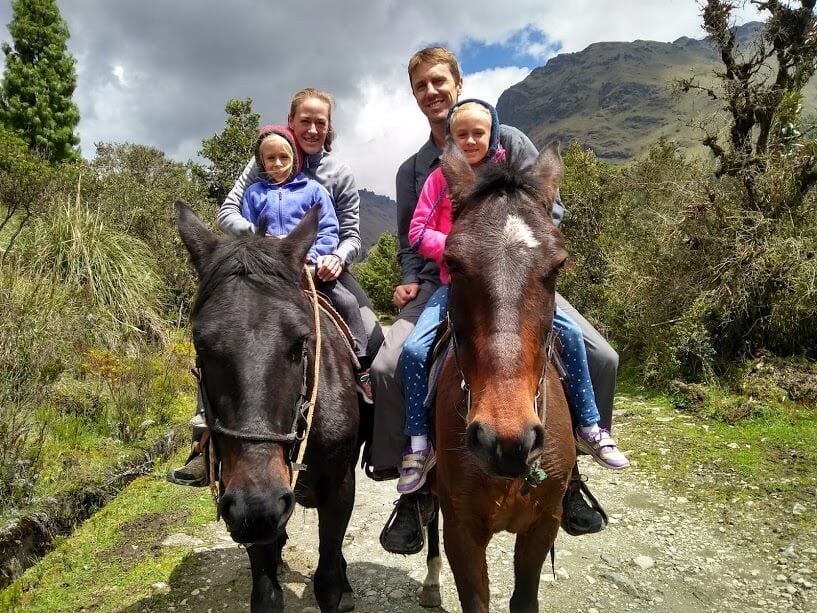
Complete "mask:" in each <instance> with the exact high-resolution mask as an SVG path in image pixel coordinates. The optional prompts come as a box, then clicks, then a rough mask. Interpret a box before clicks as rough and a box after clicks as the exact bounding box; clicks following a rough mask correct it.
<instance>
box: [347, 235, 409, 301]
mask: <svg viewBox="0 0 817 613" xmlns="http://www.w3.org/2000/svg"><path fill="white" fill-rule="evenodd" d="M398 248H399V244H398V242H397V236H395V235H394V234H390V233H388V232H384V233H383V234H381V235H380V238H379V239H378V240H377V244H375V246H374V247H372V250H371V252H370V253H369V257H367V258H366V260H365V261H363V262H361V263H360V264H358V265H357V266H356V267H355V271H354V272H355V276H356V277H357V280H358V281H359V282H360V285H361V287H363V289H364V290H366V294H368V296H369V299H370V300H371V301H372V306H374V308H375V310H376V311H378V312H379V313H384V314H385V313H389V314H393V313H395V312H396V310H395V307H394V304H393V303H392V297H393V295H394V288H395V287H397V285H399V283H400V266H399V265H398V263H397V250H398Z"/></svg>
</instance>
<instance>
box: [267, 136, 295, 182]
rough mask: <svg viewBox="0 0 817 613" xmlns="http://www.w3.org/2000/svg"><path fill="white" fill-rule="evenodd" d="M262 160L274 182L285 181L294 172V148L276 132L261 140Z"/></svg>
mask: <svg viewBox="0 0 817 613" xmlns="http://www.w3.org/2000/svg"><path fill="white" fill-rule="evenodd" d="M261 161H262V162H264V171H265V172H266V173H267V176H268V177H269V178H270V179H271V180H272V181H273V182H274V183H283V182H284V181H286V180H287V178H288V177H289V174H290V173H291V172H292V164H294V162H295V160H293V159H292V149H291V148H290V146H289V143H287V142H286V141H285V140H284V139H283V138H281V137H280V136H277V135H275V134H273V135H271V136H268V137H267V138H265V139H264V140H263V141H261Z"/></svg>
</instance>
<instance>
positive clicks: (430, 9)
mask: <svg viewBox="0 0 817 613" xmlns="http://www.w3.org/2000/svg"><path fill="white" fill-rule="evenodd" d="M509 8H510V7H509V6H508V5H507V3H501V2H496V0H472V1H471V2H469V3H468V5H467V7H466V6H464V5H463V4H462V3H461V2H454V1H453V0H414V1H413V2H396V1H394V0H392V1H387V2H374V3H373V2H369V1H366V0H345V1H344V2H336V1H335V0H315V1H314V2H311V3H275V5H274V6H272V5H271V3H269V2H268V0H231V2H229V3H227V2H222V1H220V0H174V1H173V2H166V1H164V0H144V1H143V2H139V3H133V2H128V1H126V0H83V2H82V3H70V2H65V3H61V5H60V10H61V11H62V13H63V17H64V18H65V19H66V21H67V23H68V26H69V29H70V31H71V35H72V37H71V39H70V40H69V50H70V51H71V52H72V53H73V54H74V56H75V57H76V58H77V72H78V86H77V90H76V92H75V94H74V99H75V101H76V102H77V104H78V106H79V108H80V116H81V122H80V125H79V133H80V136H81V138H82V148H83V152H84V154H85V155H86V156H91V155H93V153H94V146H93V144H94V143H95V142H98V141H101V142H125V141H127V142H132V143H140V144H145V145H149V146H153V147H156V148H158V149H160V150H162V151H165V153H167V154H168V155H169V156H171V157H173V158H175V159H180V160H186V159H190V158H195V156H196V154H197V151H198V149H199V147H200V145H201V141H202V139H204V138H207V137H209V136H211V135H212V134H214V133H216V132H219V131H221V129H222V128H223V126H224V120H225V116H224V105H225V104H226V102H227V100H228V99H230V98H247V97H252V98H253V108H254V109H255V110H256V111H257V112H260V113H261V116H262V121H264V122H270V121H271V122H276V123H280V122H282V121H283V120H284V118H285V116H286V112H287V110H288V105H289V99H290V96H291V95H292V94H293V93H294V92H295V91H297V90H298V89H300V88H302V87H305V86H315V87H320V88H322V89H325V90H327V91H329V92H330V93H332V94H333V95H334V96H335V97H336V100H337V109H336V113H335V118H334V119H335V124H336V128H337V130H338V133H339V137H338V141H337V145H336V153H337V155H338V156H339V157H340V158H341V159H343V160H344V161H345V162H347V163H348V164H349V165H350V166H351V167H352V169H353V171H354V172H355V175H356V177H357V181H358V185H359V186H360V187H365V188H367V189H373V190H375V191H377V192H379V193H384V194H387V195H393V193H394V173H395V170H396V169H397V166H398V165H399V164H400V162H402V160H404V159H405V158H406V157H408V156H409V155H410V154H411V153H413V152H414V151H416V149H417V148H418V147H419V146H420V145H421V144H422V143H423V142H424V141H425V139H426V138H427V137H428V126H427V124H426V123H425V121H424V119H423V116H422V114H421V113H420V112H419V110H418V109H417V108H416V106H415V104H414V100H413V98H412V96H411V92H410V90H409V87H408V80H407V78H406V75H405V66H406V62H407V61H408V58H409V56H410V55H411V54H412V53H413V52H414V51H415V50H417V49H419V48H421V47H424V46H426V45H428V44H432V43H436V44H445V45H447V46H449V47H450V48H451V49H452V50H454V51H455V52H457V53H459V52H460V51H461V50H462V48H463V45H464V44H465V43H466V42H467V43H468V44H469V46H470V45H473V44H474V43H477V44H480V43H481V44H502V43H506V42H507V41H508V40H509V39H511V37H513V36H514V35H516V36H517V38H516V39H515V40H516V41H517V44H518V46H519V50H520V52H527V53H529V54H532V56H533V57H539V58H541V62H542V63H544V61H545V60H546V59H547V58H548V55H549V54H550V53H552V52H551V46H550V43H555V44H560V45H561V49H562V51H565V52H573V51H579V50H581V49H583V48H584V47H586V46H587V45H588V44H590V43H592V42H597V41H610V40H622V41H628V40H634V39H639V38H640V39H650V40H659V41H665V42H666V41H671V40H675V39H676V38H678V37H680V36H694V37H700V36H702V35H703V32H702V31H701V28H700V16H699V13H700V7H699V6H698V3H697V2H695V0H653V1H652V2H644V1H643V0H573V1H571V2H554V1H553V0H515V1H514V3H513V7H512V8H513V10H509ZM737 16H738V19H739V22H743V21H746V20H747V18H757V12H756V11H755V10H754V7H753V6H752V5H749V6H748V7H743V8H741V9H739V11H738V12H737ZM9 21H11V7H10V4H9V3H0V24H7V23H9ZM531 27H534V28H538V29H540V30H541V31H542V32H543V33H544V34H545V37H546V39H547V40H546V41H544V42H543V41H541V40H539V39H538V37H535V36H534V37H526V36H524V35H523V36H521V38H520V37H519V32H520V31H522V30H524V29H525V28H531ZM0 39H3V40H9V39H10V37H9V36H8V34H7V32H6V31H4V30H3V29H0ZM526 74H527V69H525V68H520V67H517V66H499V67H497V68H494V69H491V70H485V71H483V72H480V73H476V74H466V75H464V77H465V87H464V92H463V95H466V96H469V97H479V98H484V99H486V100H488V101H489V102H492V103H495V102H496V100H497V98H498V97H499V94H500V93H501V92H502V91H503V90H504V89H506V88H507V87H509V86H510V85H512V84H513V83H516V82H518V81H520V80H521V79H523V78H524V77H525V76H526Z"/></svg>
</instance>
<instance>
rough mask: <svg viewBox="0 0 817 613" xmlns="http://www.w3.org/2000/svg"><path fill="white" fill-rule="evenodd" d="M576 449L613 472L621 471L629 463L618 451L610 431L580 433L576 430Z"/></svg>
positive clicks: (600, 430)
mask: <svg viewBox="0 0 817 613" xmlns="http://www.w3.org/2000/svg"><path fill="white" fill-rule="evenodd" d="M576 448H577V449H578V450H579V451H583V452H584V453H586V454H588V455H590V456H591V457H592V458H593V459H594V460H595V461H596V463H597V464H601V465H602V466H604V467H605V468H612V469H613V470H621V469H622V468H627V467H628V466H629V465H630V461H629V460H628V459H627V458H626V457H625V456H624V454H623V453H621V452H620V451H619V450H618V446H617V445H616V441H615V439H614V438H613V437H612V436H610V431H609V430H605V429H604V428H599V429H598V430H597V431H595V432H587V433H584V432H582V429H581V428H576Z"/></svg>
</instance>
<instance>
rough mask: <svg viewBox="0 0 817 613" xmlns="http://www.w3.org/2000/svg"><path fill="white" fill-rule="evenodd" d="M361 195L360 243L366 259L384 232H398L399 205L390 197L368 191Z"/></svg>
mask: <svg viewBox="0 0 817 613" xmlns="http://www.w3.org/2000/svg"><path fill="white" fill-rule="evenodd" d="M358 193H359V194H360V241H361V243H362V244H363V248H362V253H361V256H360V257H361V259H362V258H364V257H366V253H368V251H369V249H371V247H372V245H374V244H375V243H377V239H378V238H380V235H381V234H383V233H384V232H391V233H392V234H394V233H396V232H397V203H396V202H395V201H394V200H392V199H391V198H389V197H388V196H381V195H380V194H375V193H374V192H370V191H369V190H366V189H361V190H359V191H358Z"/></svg>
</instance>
